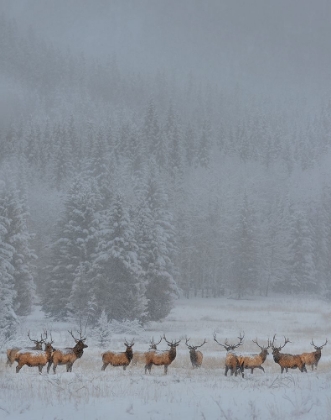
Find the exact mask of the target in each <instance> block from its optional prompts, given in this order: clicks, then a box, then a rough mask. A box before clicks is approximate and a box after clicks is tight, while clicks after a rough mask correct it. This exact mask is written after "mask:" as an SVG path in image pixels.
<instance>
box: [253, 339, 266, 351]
mask: <svg viewBox="0 0 331 420" xmlns="http://www.w3.org/2000/svg"><path fill="white" fill-rule="evenodd" d="M252 341H253V343H254V344H256V345H257V346H258V347H260V349H261V350H263V348H264V347H263V346H260V344H259V343H258V342H257V339H256V340H252Z"/></svg>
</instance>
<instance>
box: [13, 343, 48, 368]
mask: <svg viewBox="0 0 331 420" xmlns="http://www.w3.org/2000/svg"><path fill="white" fill-rule="evenodd" d="M53 350H54V348H53V346H52V343H47V344H46V347H45V350H44V351H43V350H32V351H27V352H17V353H16V357H15V360H16V362H17V366H16V373H18V372H19V371H20V370H21V369H22V367H23V366H24V365H27V366H30V367H36V366H37V367H38V369H39V373H42V370H43V367H44V366H45V365H46V363H47V362H49V360H50V359H51V357H52V352H53Z"/></svg>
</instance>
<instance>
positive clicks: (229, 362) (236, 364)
mask: <svg viewBox="0 0 331 420" xmlns="http://www.w3.org/2000/svg"><path fill="white" fill-rule="evenodd" d="M244 336H245V335H242V336H241V335H240V337H238V339H239V343H237V344H229V343H228V341H227V339H226V340H225V343H224V344H222V343H219V342H218V341H217V339H216V334H214V340H215V341H216V343H217V344H219V345H220V346H222V347H224V348H225V350H226V351H227V354H226V357H225V372H224V375H225V376H227V374H228V371H230V374H231V376H232V375H233V374H235V376H237V373H238V371H240V372H241V376H242V377H244V367H243V365H244V364H243V362H242V361H240V359H239V357H238V356H237V355H236V354H235V353H234V350H235V349H236V348H238V347H239V346H240V345H241V344H242V341H243V339H244Z"/></svg>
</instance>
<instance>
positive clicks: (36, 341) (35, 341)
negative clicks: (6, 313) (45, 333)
mask: <svg viewBox="0 0 331 420" xmlns="http://www.w3.org/2000/svg"><path fill="white" fill-rule="evenodd" d="M28 337H29V339H30V340H31V341H33V342H34V343H36V344H37V343H39V341H38V340H33V338H31V337H30V330H29V331H28ZM41 342H42V337H41Z"/></svg>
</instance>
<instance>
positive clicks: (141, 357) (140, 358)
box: [131, 337, 162, 366]
mask: <svg viewBox="0 0 331 420" xmlns="http://www.w3.org/2000/svg"><path fill="white" fill-rule="evenodd" d="M161 341H162V337H161V339H160V341H159V342H158V343H155V342H154V339H153V338H152V339H151V341H150V344H149V349H148V352H141V351H135V352H134V353H133V357H132V360H131V365H133V366H136V365H137V364H144V365H145V364H146V355H147V353H149V352H150V351H156V350H157V346H158V345H159V344H160V343H161Z"/></svg>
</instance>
